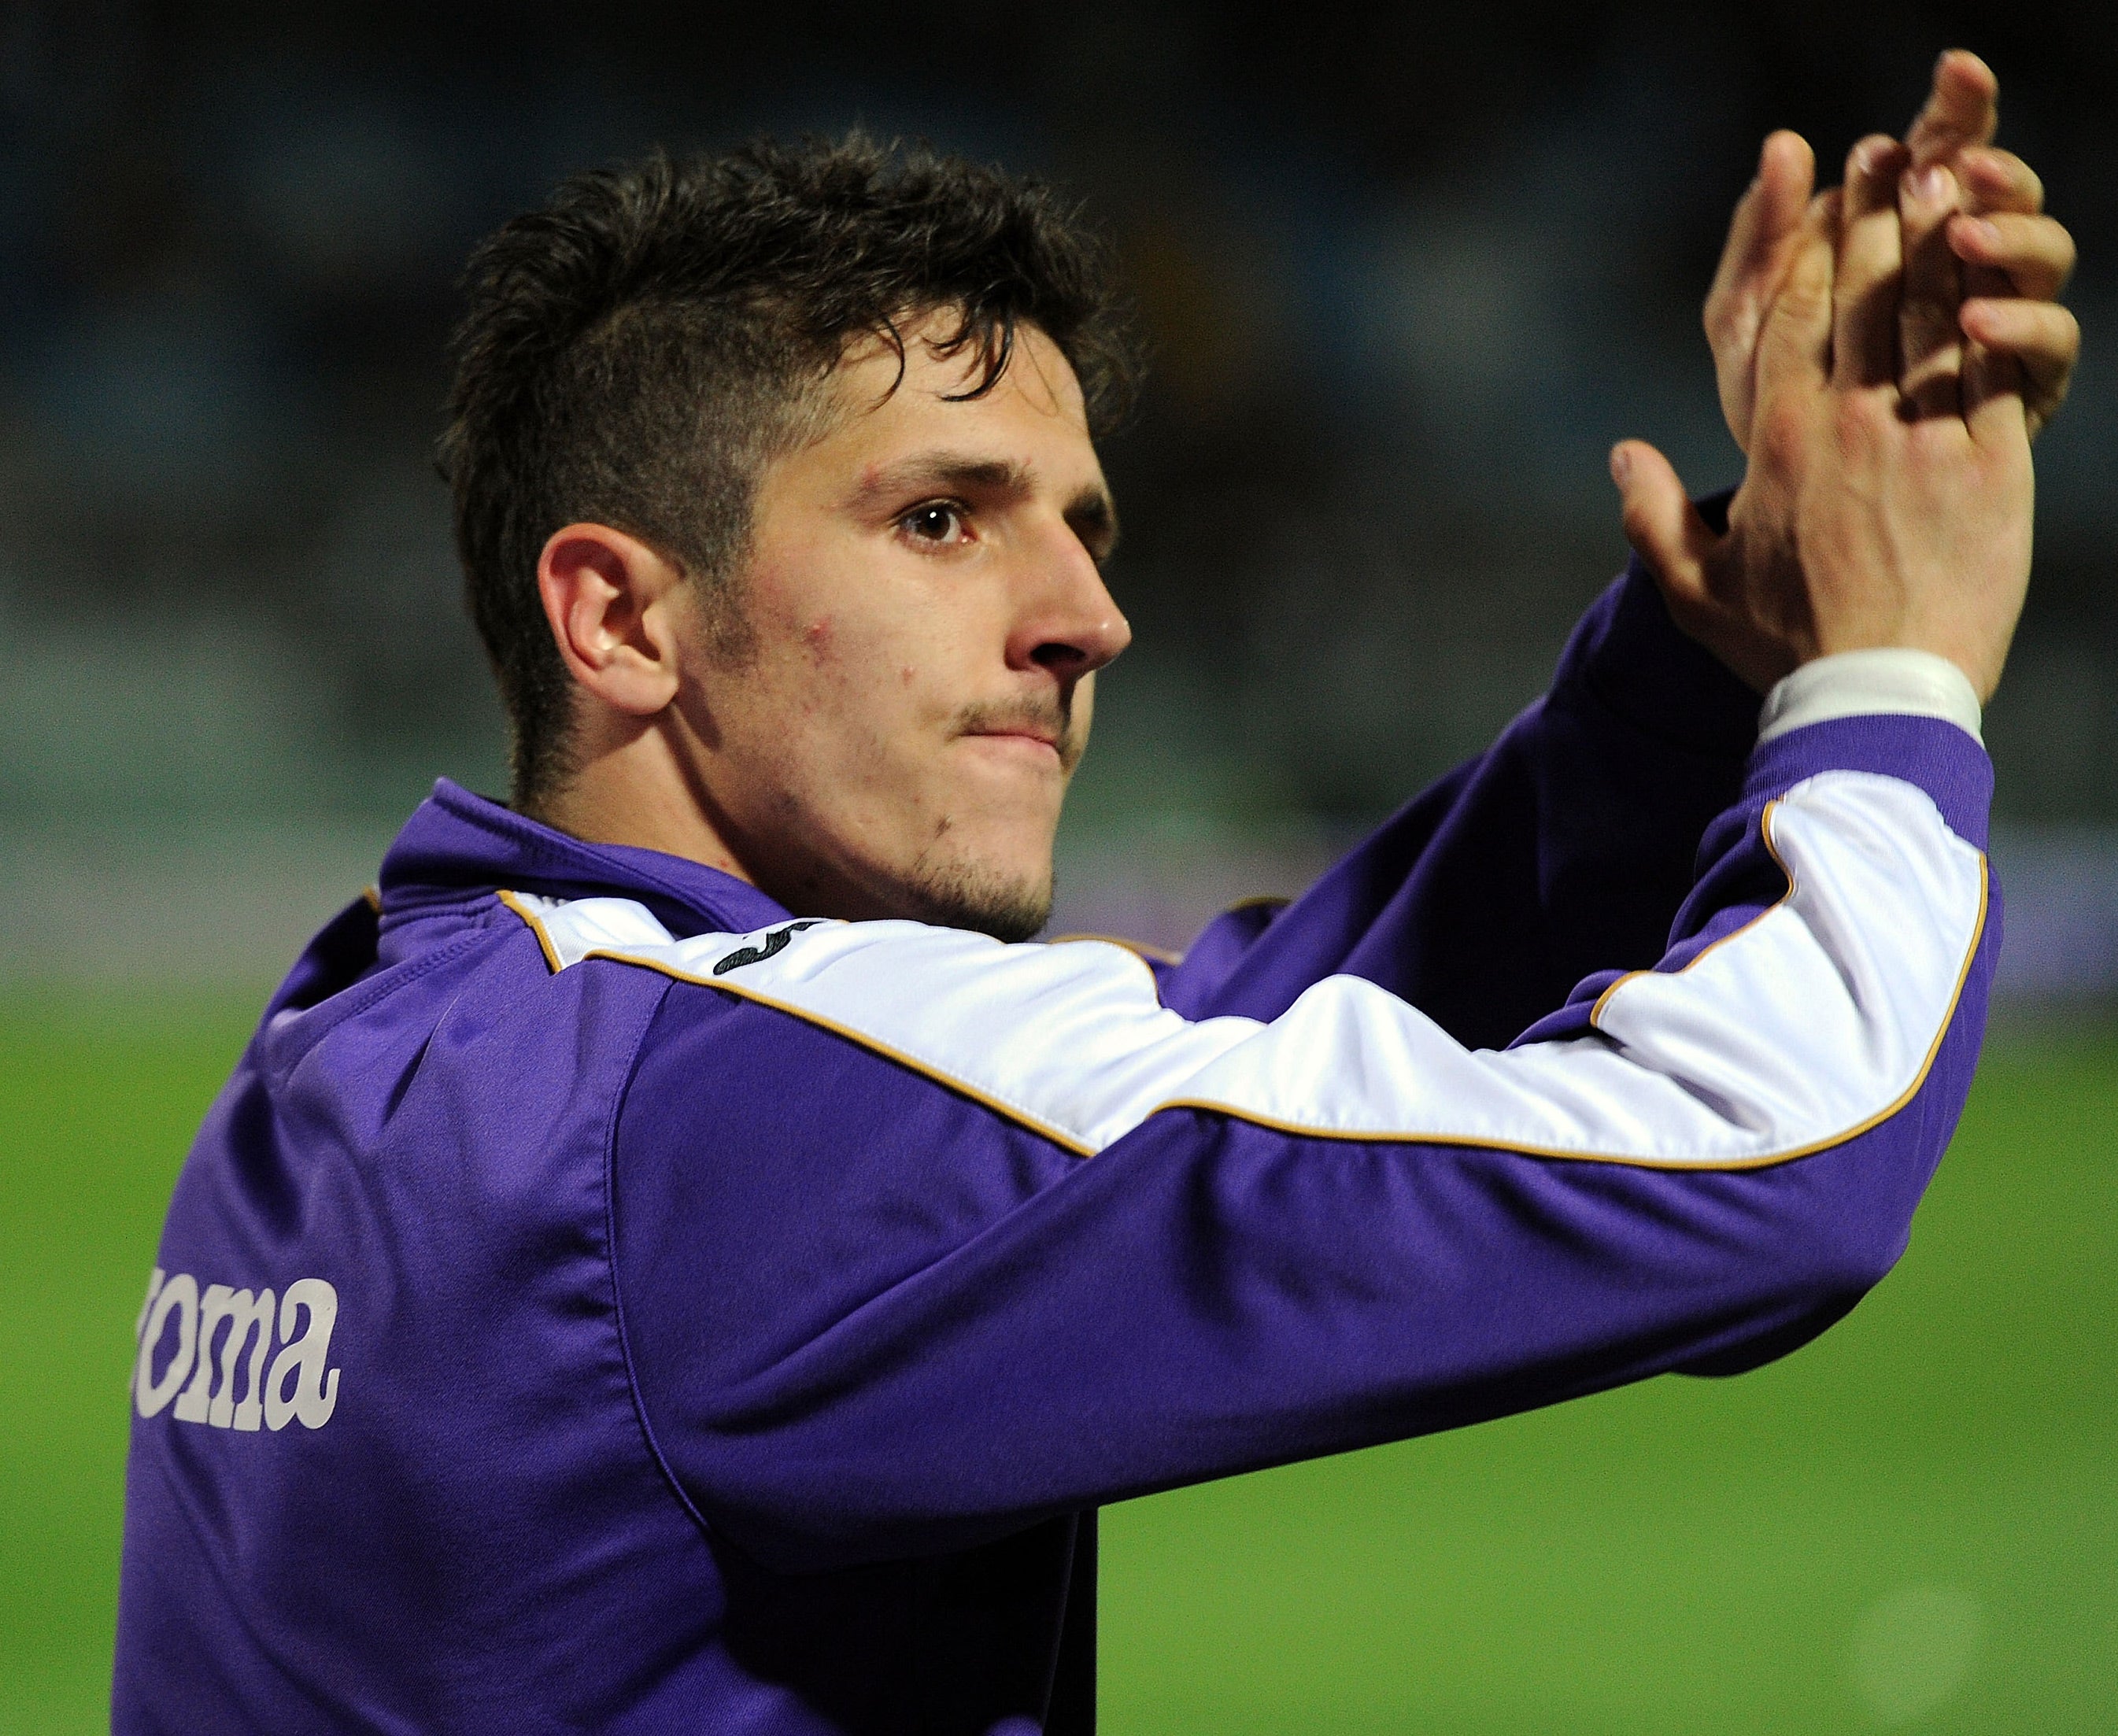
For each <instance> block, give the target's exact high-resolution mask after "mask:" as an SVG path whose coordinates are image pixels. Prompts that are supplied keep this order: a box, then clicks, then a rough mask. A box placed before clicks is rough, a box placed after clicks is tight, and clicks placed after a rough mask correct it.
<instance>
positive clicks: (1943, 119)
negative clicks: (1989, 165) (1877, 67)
mask: <svg viewBox="0 0 2118 1736" xmlns="http://www.w3.org/2000/svg"><path fill="white" fill-rule="evenodd" d="M1999 124H2000V80H1998V79H1997V78H1995V77H1994V76H1993V69H1992V68H1991V67H1989V66H1987V65H1986V62H1984V61H1982V60H1981V59H1980V58H1978V57H1977V55H1976V54H1973V53H1971V52H1969V50H1968V49H1965V48H1951V49H1949V51H1948V53H1945V54H1944V55H1943V56H1942V57H1941V58H1940V60H1938V61H1936V62H1935V66H1934V88H1933V90H1931V92H1929V94H1928V95H1927V99H1926V107H1925V108H1924V109H1921V110H1920V112H1919V113H1918V115H1917V117H1916V118H1914V120H1913V122H1912V127H1911V130H1910V131H1908V132H1907V133H1906V134H1905V144H1906V145H1907V147H1908V149H1909V150H1911V152H1912V167H1913V169H1926V168H1929V167H1931V165H1932V164H1936V163H1940V162H1942V161H1944V160H1945V159H1948V158H1949V157H1952V156H1954V155H1956V153H1958V151H1961V150H1964V149H1965V148H1966V147H1967V146H1971V145H1986V144H1988V143H1990V142H1991V140H1992V137H1993V132H1994V129H1995V127H1998V126H1999Z"/></svg>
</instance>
